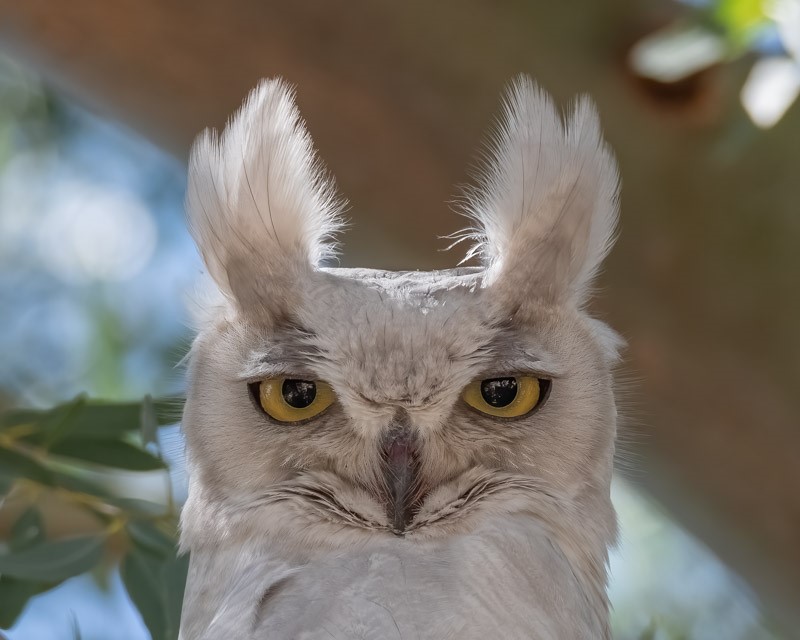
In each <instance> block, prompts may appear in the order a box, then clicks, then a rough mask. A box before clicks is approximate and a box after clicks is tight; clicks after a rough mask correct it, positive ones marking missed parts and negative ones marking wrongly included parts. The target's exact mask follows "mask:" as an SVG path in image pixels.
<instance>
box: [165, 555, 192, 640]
mask: <svg viewBox="0 0 800 640" xmlns="http://www.w3.org/2000/svg"><path fill="white" fill-rule="evenodd" d="M188 573H189V554H188V553H185V554H183V555H180V556H177V557H176V556H173V557H172V558H171V559H170V561H169V562H168V563H167V564H166V566H165V567H164V574H165V579H164V588H165V591H166V612H167V637H168V638H169V639H170V640H174V639H175V638H177V637H178V632H179V631H180V628H181V611H182V610H183V592H184V591H185V590H186V576H187V575H188Z"/></svg>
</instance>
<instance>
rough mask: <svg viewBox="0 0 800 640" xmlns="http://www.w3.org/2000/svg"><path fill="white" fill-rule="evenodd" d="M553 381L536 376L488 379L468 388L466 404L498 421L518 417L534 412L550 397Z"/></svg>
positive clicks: (465, 391) (463, 396)
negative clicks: (547, 396) (498, 419)
mask: <svg viewBox="0 0 800 640" xmlns="http://www.w3.org/2000/svg"><path fill="white" fill-rule="evenodd" d="M549 388H550V381H549V380H544V379H541V380H540V379H539V378H534V377H533V376H518V377H510V376H509V377H507V378H489V379H487V380H476V381H475V382H471V383H470V384H468V385H467V387H466V389H464V393H463V394H462V398H464V402H466V403H467V404H468V405H469V406H470V407H472V408H473V409H477V410H478V411H480V412H481V413H485V414H487V415H490V416H494V417H496V418H519V417H521V416H524V415H526V414H528V413H530V412H531V411H533V410H534V409H535V408H536V407H537V406H539V405H540V404H541V403H542V401H543V400H544V399H545V397H546V395H547V391H548V389H549Z"/></svg>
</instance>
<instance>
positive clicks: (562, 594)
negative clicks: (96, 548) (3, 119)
mask: <svg viewBox="0 0 800 640" xmlns="http://www.w3.org/2000/svg"><path fill="white" fill-rule="evenodd" d="M490 147H491V148H490V152H489V153H488V154H487V156H486V157H487V159H486V163H485V166H484V169H483V172H482V174H481V175H482V178H481V182H480V184H478V185H477V186H476V187H475V188H474V189H472V190H471V191H469V192H468V193H467V195H466V197H465V198H464V201H465V203H466V204H465V206H466V213H467V214H468V215H469V217H470V219H471V221H472V227H471V228H470V229H468V230H467V231H465V232H464V235H463V237H464V238H466V239H468V240H471V241H472V242H474V246H473V247H472V249H471V255H473V256H477V257H479V258H480V259H481V261H482V266H480V267H469V268H457V269H450V270H445V271H433V272H421V271H413V272H387V271H377V270H370V269H342V268H326V267H324V266H322V265H323V262H324V261H325V260H326V259H327V258H329V257H330V256H331V255H332V254H333V252H334V246H335V245H334V236H335V234H336V233H337V232H338V231H339V230H340V227H341V224H342V223H341V218H340V213H341V202H340V200H339V199H338V198H337V196H336V194H335V192H334V189H333V186H332V183H331V181H330V180H329V179H328V178H327V177H326V175H325V173H324V172H323V171H322V169H321V167H320V164H319V162H318V160H317V159H316V157H315V154H314V151H313V147H312V143H311V140H310V138H309V136H308V133H307V132H306V130H305V128H304V124H303V122H302V120H301V119H300V116H299V114H298V111H297V108H296V107H295V104H294V100H293V95H292V92H291V90H290V89H289V88H287V86H286V85H285V84H284V83H283V82H282V81H280V80H271V81H265V82H263V83H262V84H260V85H259V86H258V88H256V89H255V90H254V91H253V92H252V94H251V95H250V96H249V98H248V99H247V101H246V102H245V103H244V105H243V106H242V108H241V109H240V110H239V112H238V113H237V114H236V115H235V116H234V117H233V118H232V120H231V121H230V123H229V124H228V126H227V128H226V129H225V131H224V132H223V133H222V134H221V136H219V137H217V135H216V134H215V133H214V132H209V131H206V132H205V133H203V134H201V135H200V137H199V138H198V140H197V141H196V143H195V145H194V148H193V150H192V154H191V162H190V167H189V190H188V199H187V207H188V214H189V219H190V224H191V229H192V232H193V235H194V238H195V239H196V241H197V244H198V245H199V248H200V251H201V253H202V255H203V258H204V260H205V264H206V266H207V268H208V271H209V273H210V275H211V276H212V277H213V279H214V281H215V282H216V285H217V286H218V288H219V290H220V291H221V293H222V296H220V302H219V303H218V304H217V305H215V306H213V307H212V308H211V309H210V313H209V314H208V319H207V321H206V322H205V323H204V325H203V326H202V327H201V329H200V331H199V335H198V336H197V339H196V340H195V342H194V346H193V348H192V352H191V358H190V387H189V393H188V398H187V403H186V409H185V415H184V422H183V425H184V429H185V432H186V439H187V447H188V454H189V460H190V475H191V478H190V491H189V499H188V502H187V504H186V506H185V509H184V511H183V517H182V546H183V548H184V549H185V550H190V551H191V566H190V571H189V577H188V583H187V591H186V596H185V601H184V610H183V623H182V638H183V639H184V640H197V639H200V638H203V639H209V640H210V639H212V638H213V639H214V640H217V639H221V638H225V639H228V638H252V639H254V640H255V639H258V640H264V639H267V638H269V639H273V638H274V639H293V638H306V639H316V638H340V639H348V640H349V639H356V638H364V639H378V638H381V639H383V638H395V637H396V638H431V639H432V638H460V639H469V638H480V639H482V640H485V639H487V638H537V639H558V640H576V639H583V638H609V637H610V632H609V626H608V602H607V597H606V572H607V569H606V564H607V549H608V547H609V545H610V544H612V543H613V541H614V539H615V536H616V521H615V515H614V510H613V507H612V504H611V501H610V497H609V489H610V481H611V470H612V458H613V454H614V436H615V428H616V427H615V425H616V409H615V402H614V397H613V392H612V373H611V370H612V368H613V365H614V362H615V360H616V358H617V350H618V345H619V339H618V337H617V336H616V334H615V333H614V332H613V331H612V330H611V329H609V328H608V327H607V326H606V325H604V324H603V323H601V322H599V321H598V320H595V319H592V318H591V317H590V316H589V315H588V314H587V313H586V311H585V308H584V307H585V303H586V300H587V295H588V290H589V288H590V285H591V281H592V278H593V276H594V274H595V272H596V271H597V269H598V267H599V265H600V263H601V261H602V260H603V257H604V256H605V255H606V253H607V252H608V250H609V248H610V246H611V243H612V239H613V236H614V229H615V224H616V220H617V199H618V174H617V168H616V164H615V161H614V159H613V156H612V154H611V152H610V151H609V149H608V147H607V145H606V144H605V142H604V141H603V139H602V137H601V131H600V125H599V122H598V118H597V115H596V112H595V109H594V108H593V107H592V105H591V103H590V102H589V101H588V100H586V99H581V100H579V101H578V102H577V103H576V104H575V106H574V108H573V109H572V111H571V113H570V114H569V115H568V116H567V117H566V118H562V116H561V114H560V113H559V112H558V111H557V109H556V108H555V107H554V105H553V103H552V101H551V100H550V98H549V97H548V96H547V95H546V94H545V93H543V92H542V91H541V90H540V89H538V88H537V87H536V86H535V85H534V84H533V83H532V82H531V81H530V80H529V79H527V78H520V79H518V80H517V81H516V82H515V83H513V85H512V86H511V88H510V90H509V92H508V94H507V96H506V99H505V102H504V112H503V116H502V118H501V120H500V123H499V125H498V127H497V128H496V131H495V134H494V136H493V137H492V142H491V145H490ZM412 188H413V187H412Z"/></svg>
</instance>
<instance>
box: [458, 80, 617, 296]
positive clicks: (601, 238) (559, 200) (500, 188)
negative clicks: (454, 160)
mask: <svg viewBox="0 0 800 640" xmlns="http://www.w3.org/2000/svg"><path fill="white" fill-rule="evenodd" d="M618 191H619V177H618V173H617V166H616V162H615V160H614V158H613V156H612V154H611V152H610V150H609V149H608V146H607V145H606V144H605V142H604V141H603V139H602V136H601V130H600V122H599V119H598V117H597V111H596V110H595V108H594V106H593V104H592V102H591V101H590V100H589V99H588V98H586V97H582V98H580V99H579V100H578V101H577V102H576V104H575V106H574V108H573V109H572V112H571V114H570V115H569V117H568V118H567V119H566V121H565V120H564V119H562V117H561V115H560V114H559V113H558V111H557V110H556V107H555V105H554V104H553V101H552V100H551V98H550V97H549V96H548V95H547V94H546V93H545V92H544V91H542V90H541V89H540V88H539V87H538V86H537V85H536V84H534V83H533V82H532V81H531V80H530V78H528V77H526V76H522V77H519V78H518V79H517V80H516V81H515V82H513V83H512V85H511V86H510V88H509V90H508V92H507V94H506V97H505V101H504V108H503V115H502V117H501V119H500V122H499V124H498V126H497V128H496V130H495V132H494V135H493V136H492V140H491V144H490V148H489V153H488V158H487V161H486V163H485V166H484V167H483V169H482V170H481V172H480V180H479V184H478V186H477V187H476V188H474V189H471V190H469V191H468V193H467V197H466V199H465V210H466V211H465V212H466V214H467V215H468V216H469V217H470V218H471V219H472V220H473V221H474V223H475V226H474V227H473V228H471V229H468V230H467V231H466V232H464V233H463V234H462V238H469V239H473V240H474V241H475V244H474V246H473V247H472V248H471V249H470V251H469V253H468V255H467V258H471V257H472V256H475V255H477V256H480V257H481V258H482V260H483V263H484V265H486V266H487V267H488V269H489V271H490V278H491V279H494V280H496V279H497V278H499V277H500V276H501V275H502V277H503V278H504V279H510V282H509V285H508V288H509V289H512V290H513V291H514V292H515V293H516V295H517V296H524V295H525V294H526V293H533V294H535V295H540V296H545V297H550V298H573V299H574V300H576V301H577V302H578V303H579V304H580V303H581V302H582V301H583V300H584V299H585V291H586V288H587V285H588V284H589V283H590V281H591V280H592V277H593V276H594V274H595V272H596V271H597V269H598V267H599V266H600V263H601V262H602V260H603V258H604V257H605V256H606V254H607V253H608V251H609V250H610V248H611V245H612V244H613V240H614V230H615V228H616V223H617V216H618V212H617V210H618V206H617V200H618Z"/></svg>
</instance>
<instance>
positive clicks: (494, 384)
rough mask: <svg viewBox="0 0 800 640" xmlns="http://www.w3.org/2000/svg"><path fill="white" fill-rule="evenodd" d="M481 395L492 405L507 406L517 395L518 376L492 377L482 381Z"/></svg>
mask: <svg viewBox="0 0 800 640" xmlns="http://www.w3.org/2000/svg"><path fill="white" fill-rule="evenodd" d="M481 395H482V396H483V399H484V400H486V404H488V405H490V406H492V407H507V406H508V405H510V404H511V403H512V402H514V398H516V397H517V379H516V378H492V379H491V380H484V381H483V382H481Z"/></svg>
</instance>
